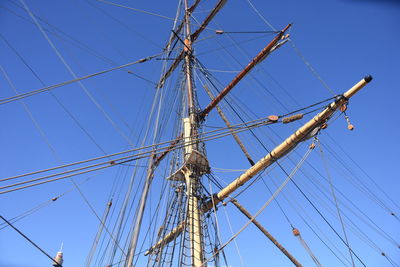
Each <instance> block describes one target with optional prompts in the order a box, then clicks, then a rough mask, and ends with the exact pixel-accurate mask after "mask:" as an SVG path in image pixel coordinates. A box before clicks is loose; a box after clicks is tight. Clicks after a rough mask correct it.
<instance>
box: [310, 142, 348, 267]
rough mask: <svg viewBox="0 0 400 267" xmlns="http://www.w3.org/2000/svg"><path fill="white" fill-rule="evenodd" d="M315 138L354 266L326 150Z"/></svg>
mask: <svg viewBox="0 0 400 267" xmlns="http://www.w3.org/2000/svg"><path fill="white" fill-rule="evenodd" d="M315 139H316V141H317V144H318V147H319V151H320V153H321V158H322V161H323V162H324V166H325V170H326V175H327V178H328V181H329V186H330V188H331V194H332V197H333V200H334V202H335V207H336V211H337V214H338V217H339V220H340V224H341V226H342V231H343V235H344V239H345V241H346V246H347V248H348V249H349V254H350V259H351V263H352V265H353V267H354V266H355V264H354V259H353V255H352V253H351V250H350V244H349V240H348V238H347V233H346V229H345V227H344V221H343V218H342V215H341V213H340V208H339V203H338V200H337V197H336V194H335V189H334V187H333V183H332V177H331V175H330V172H329V169H328V163H327V161H326V159H325V155H324V151H323V150H322V146H321V142H320V140H319V139H318V138H315Z"/></svg>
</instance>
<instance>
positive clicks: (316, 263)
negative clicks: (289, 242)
mask: <svg viewBox="0 0 400 267" xmlns="http://www.w3.org/2000/svg"><path fill="white" fill-rule="evenodd" d="M297 238H298V239H299V241H300V243H301V245H302V246H303V247H304V249H305V250H306V251H307V253H308V254H309V255H310V257H311V258H312V260H313V261H314V262H315V265H317V266H318V267H322V264H321V263H320V262H319V260H318V259H317V257H316V256H315V255H314V253H313V252H312V251H311V249H310V247H309V246H308V245H307V243H306V241H304V239H303V238H302V236H301V234H300V233H299V234H298V235H297Z"/></svg>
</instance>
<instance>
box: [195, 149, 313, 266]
mask: <svg viewBox="0 0 400 267" xmlns="http://www.w3.org/2000/svg"><path fill="white" fill-rule="evenodd" d="M311 151H312V149H310V148H309V149H308V150H307V151H306V153H305V154H304V156H303V158H302V159H301V160H300V161H299V163H298V164H297V165H296V167H295V168H294V169H293V170H292V172H291V173H290V174H289V175H288V176H287V178H286V179H285V181H284V182H283V183H282V184H281V185H280V186H279V188H278V189H277V190H276V191H275V192H274V194H273V195H272V196H271V197H270V198H269V199H268V200H267V202H265V203H264V205H263V206H262V207H261V208H260V209H259V210H258V211H257V213H256V214H254V215H253V216H252V218H251V219H250V220H249V221H248V222H247V223H245V224H244V225H243V226H242V228H240V230H239V231H238V232H236V234H234V235H233V236H232V237H231V238H230V239H228V241H226V242H225V243H224V244H223V245H222V246H221V247H220V248H219V249H218V251H220V250H221V249H223V248H224V247H226V246H227V245H228V244H229V243H230V242H232V240H234V239H235V238H236V237H237V236H238V235H239V234H240V233H241V232H243V231H244V230H245V229H246V228H247V226H249V225H250V224H251V223H252V221H253V220H254V219H255V218H256V217H257V216H258V215H260V213H261V212H262V211H263V210H264V209H265V208H266V207H267V206H268V205H269V204H270V203H271V202H272V201H273V200H274V199H275V198H276V196H277V195H278V194H279V193H280V192H281V191H282V190H283V188H284V187H285V186H286V185H287V183H288V182H289V181H291V180H292V178H293V176H294V174H295V173H296V172H297V171H298V169H299V168H300V167H301V165H303V163H304V162H305V160H306V159H307V157H308V156H309V155H310V153H311ZM218 251H217V252H218ZM217 252H216V253H217ZM216 253H214V254H213V256H211V257H210V258H208V259H207V260H206V261H205V262H204V263H203V266H204V264H206V263H207V262H208V261H209V260H210V259H211V258H213V257H214V256H215V255H216Z"/></svg>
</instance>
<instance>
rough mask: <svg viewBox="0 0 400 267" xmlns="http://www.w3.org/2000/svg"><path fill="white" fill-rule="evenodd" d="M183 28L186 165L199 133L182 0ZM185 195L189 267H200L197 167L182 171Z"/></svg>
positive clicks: (187, 17)
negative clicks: (186, 112)
mask: <svg viewBox="0 0 400 267" xmlns="http://www.w3.org/2000/svg"><path fill="white" fill-rule="evenodd" d="M184 2H185V28H186V38H185V43H184V54H185V56H184V59H185V75H186V90H187V107H188V115H189V118H185V119H184V121H183V124H184V125H183V128H184V137H185V143H187V146H185V149H184V159H185V161H186V162H187V161H188V159H189V157H190V156H191V154H192V153H193V152H194V150H196V151H197V148H198V144H197V143H195V142H192V141H193V140H194V139H195V138H196V136H197V132H198V129H197V128H198V124H197V120H196V108H195V99H194V92H193V78H192V77H193V76H192V52H193V50H192V35H191V32H190V16H191V14H190V9H189V8H188V0H185V1H184ZM184 176H185V182H186V195H187V202H188V204H187V205H188V208H187V214H186V222H187V226H186V227H187V228H186V229H188V232H189V244H190V245H189V246H190V256H191V266H193V267H199V266H202V265H203V262H204V253H203V238H202V237H203V234H202V221H201V220H202V218H201V214H200V213H201V212H202V211H201V209H199V205H200V202H199V198H198V193H197V192H198V188H199V185H200V176H201V175H200V174H199V172H198V171H197V170H196V166H193V165H192V164H187V165H186V166H185V169H184Z"/></svg>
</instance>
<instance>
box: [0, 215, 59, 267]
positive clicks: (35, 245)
mask: <svg viewBox="0 0 400 267" xmlns="http://www.w3.org/2000/svg"><path fill="white" fill-rule="evenodd" d="M0 218H1V219H2V220H3V221H4V222H6V223H7V224H8V225H9V226H10V227H11V228H12V229H14V230H15V231H16V232H17V233H18V234H20V235H21V236H22V237H23V238H25V239H26V240H27V241H28V242H29V243H31V244H32V245H33V246H34V247H35V248H37V249H38V250H40V252H42V253H43V254H44V255H45V256H46V257H47V258H49V259H50V260H51V261H52V262H54V263H55V264H57V266H61V267H62V265H61V264H60V263H58V262H57V261H56V260H55V259H53V258H52V257H51V256H50V255H49V254H48V253H46V251H44V250H43V249H42V248H40V247H39V246H38V245H37V244H36V243H35V242H33V241H32V240H31V239H30V238H29V237H27V236H26V235H25V234H24V233H22V232H21V231H20V230H18V229H17V228H16V227H15V226H14V225H12V224H11V223H10V222H9V221H8V220H6V218H4V217H3V216H1V215H0Z"/></svg>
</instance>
